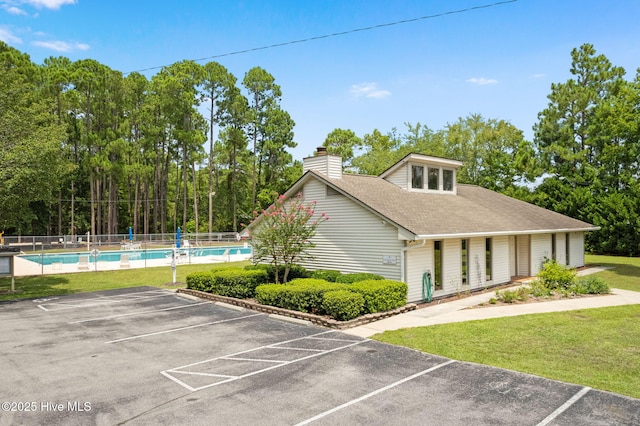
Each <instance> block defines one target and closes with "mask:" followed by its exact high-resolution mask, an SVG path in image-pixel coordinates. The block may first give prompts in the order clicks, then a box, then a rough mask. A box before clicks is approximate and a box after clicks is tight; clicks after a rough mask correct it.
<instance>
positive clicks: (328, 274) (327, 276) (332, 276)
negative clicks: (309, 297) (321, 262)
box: [311, 269, 342, 283]
mask: <svg viewBox="0 0 640 426" xmlns="http://www.w3.org/2000/svg"><path fill="white" fill-rule="evenodd" d="M340 275H342V274H341V273H340V271H335V270H333V269H318V270H316V271H313V272H311V278H317V279H319V280H325V281H329V282H331V283H335V282H336V280H337V279H338V277H339V276H340Z"/></svg>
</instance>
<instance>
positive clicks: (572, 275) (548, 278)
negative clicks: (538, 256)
mask: <svg viewBox="0 0 640 426" xmlns="http://www.w3.org/2000/svg"><path fill="white" fill-rule="evenodd" d="M538 278H540V279H541V280H542V281H543V282H544V283H545V285H546V286H547V287H549V288H550V289H552V290H556V289H565V290H566V289H568V288H569V287H571V286H572V285H573V284H575V282H576V271H575V269H571V268H568V267H566V266H564V265H561V264H559V263H558V262H557V261H555V260H547V261H545V262H544V265H542V269H541V270H540V272H538Z"/></svg>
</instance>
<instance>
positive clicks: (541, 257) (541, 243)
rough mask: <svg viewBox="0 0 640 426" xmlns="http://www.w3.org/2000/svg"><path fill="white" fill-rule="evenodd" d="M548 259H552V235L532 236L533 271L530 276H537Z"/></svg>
mask: <svg viewBox="0 0 640 426" xmlns="http://www.w3.org/2000/svg"><path fill="white" fill-rule="evenodd" d="M545 258H546V259H551V234H533V235H531V270H530V272H529V275H531V276H533V275H537V274H538V272H540V269H542V265H543V264H544V261H545Z"/></svg>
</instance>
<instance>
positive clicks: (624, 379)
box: [371, 255, 640, 398]
mask: <svg viewBox="0 0 640 426" xmlns="http://www.w3.org/2000/svg"><path fill="white" fill-rule="evenodd" d="M587 263H588V264H590V265H594V266H595V265H599V266H608V267H612V268H613V269H611V270H607V271H603V272H599V273H598V274H595V275H594V276H597V277H600V278H602V279H603V280H605V281H606V282H607V283H608V284H609V285H610V286H611V287H614V288H621V289H625V290H631V291H640V258H628V257H615V256H597V255H588V256H587ZM487 309H491V308H487ZM371 338H372V339H375V340H378V341H381V342H386V343H390V344H394V345H399V346H404V347H408V348H413V349H417V350H420V351H423V352H428V353H431V354H435V355H441V356H445V357H448V358H452V359H457V360H461V361H468V362H476V363H480V364H486V365H491V366H495V367H500V368H506V369H509V370H515V371H520V372H523V373H529V374H535V375H537V376H542V377H546V378H549V379H554V380H560V381H564V382H570V383H575V384H580V385H584V386H590V387H593V388H595V389H600V390H605V391H610V392H616V393H619V394H622V395H627V396H630V397H633V398H640V347H639V346H638V344H637V342H640V305H627V306H616V307H608V308H596V309H582V310H575V311H567V312H556V313H546V314H532V315H522V316H517V317H507V318H495V319H487V320H478V321H468V322H461V323H451V324H442V325H433V326H428V327H416V328H407V329H401V330H396V331H387V332H384V333H381V334H377V335H375V336H372V337H371Z"/></svg>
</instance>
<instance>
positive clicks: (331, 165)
mask: <svg viewBox="0 0 640 426" xmlns="http://www.w3.org/2000/svg"><path fill="white" fill-rule="evenodd" d="M309 170H313V171H315V172H318V173H322V174H323V175H325V176H327V177H328V178H332V179H340V178H341V177H342V157H340V156H338V155H330V154H327V148H326V147H324V146H319V147H318V148H317V150H316V154H315V155H314V156H313V157H307V158H304V159H302V173H306V172H307V171H309Z"/></svg>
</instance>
